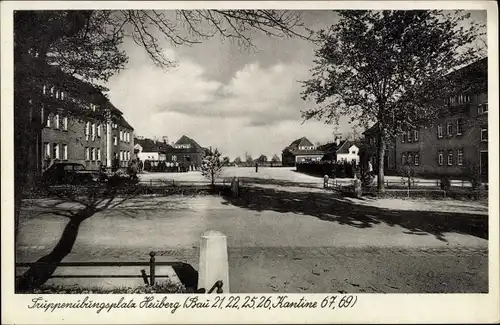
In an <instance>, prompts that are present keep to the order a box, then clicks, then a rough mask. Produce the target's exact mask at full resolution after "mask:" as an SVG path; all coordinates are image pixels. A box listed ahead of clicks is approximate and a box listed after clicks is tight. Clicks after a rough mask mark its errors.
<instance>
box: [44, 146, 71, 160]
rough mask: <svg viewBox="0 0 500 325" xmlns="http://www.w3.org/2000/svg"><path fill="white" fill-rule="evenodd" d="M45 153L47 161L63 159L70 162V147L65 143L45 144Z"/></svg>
mask: <svg viewBox="0 0 500 325" xmlns="http://www.w3.org/2000/svg"><path fill="white" fill-rule="evenodd" d="M43 147H44V149H43V151H44V152H45V158H46V159H62V160H68V145H67V144H65V143H62V144H60V143H48V142H45V143H44V144H43Z"/></svg>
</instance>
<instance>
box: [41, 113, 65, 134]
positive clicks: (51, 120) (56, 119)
mask: <svg viewBox="0 0 500 325" xmlns="http://www.w3.org/2000/svg"><path fill="white" fill-rule="evenodd" d="M43 120H44V112H43V108H42V121H43ZM52 125H54V129H61V130H63V131H68V117H67V116H61V115H59V114H52V113H49V114H47V119H46V120H45V126H46V127H48V128H51V127H52Z"/></svg>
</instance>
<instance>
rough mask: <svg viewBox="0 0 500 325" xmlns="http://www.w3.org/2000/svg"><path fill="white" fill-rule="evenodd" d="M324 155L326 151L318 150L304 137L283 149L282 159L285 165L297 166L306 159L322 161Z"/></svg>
mask: <svg viewBox="0 0 500 325" xmlns="http://www.w3.org/2000/svg"><path fill="white" fill-rule="evenodd" d="M323 156H324V152H323V151H321V150H317V148H316V146H315V145H313V144H312V142H311V141H309V140H308V139H307V138H306V137H302V138H300V139H297V140H295V141H293V142H292V143H290V145H289V146H288V147H286V148H285V149H283V151H282V153H281V160H282V163H283V166H289V167H291V166H295V164H296V163H300V162H306V161H320V160H321V159H322V158H323Z"/></svg>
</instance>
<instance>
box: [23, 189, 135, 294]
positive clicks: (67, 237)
mask: <svg viewBox="0 0 500 325" xmlns="http://www.w3.org/2000/svg"><path fill="white" fill-rule="evenodd" d="M136 195H137V192H136V190H135V187H134V186H132V187H128V188H124V187H119V186H117V187H105V188H96V187H78V188H72V189H65V190H63V191H51V198H52V200H51V201H50V203H49V204H48V205H44V206H43V208H44V209H48V210H50V211H51V213H53V214H54V215H58V216H62V217H66V218H68V219H69V221H68V223H67V224H66V226H65V228H64V231H63V233H62V235H61V238H60V239H59V241H58V243H57V244H56V245H55V247H54V249H53V250H52V251H51V252H50V253H49V254H47V255H45V256H43V257H41V258H40V259H38V260H37V261H36V262H35V263H33V264H32V265H31V267H30V268H29V269H28V270H27V271H26V272H24V273H23V274H22V275H21V276H20V277H19V278H17V279H16V292H26V291H30V290H32V289H35V288H38V287H40V286H41V285H43V284H44V283H45V282H46V281H47V280H48V279H49V278H50V277H51V276H52V274H53V273H54V271H55V270H56V268H57V264H58V263H60V262H61V261H62V260H63V259H64V258H65V257H66V256H67V255H68V254H69V253H71V250H72V249H73V245H74V244H75V242H76V238H77V236H78V231H79V228H80V225H81V223H82V222H83V221H85V220H87V219H88V218H90V217H92V216H93V215H95V214H96V213H99V212H101V211H103V210H105V209H108V208H114V207H116V206H118V205H120V204H122V203H123V202H125V201H127V200H129V199H131V198H133V197H135V196H136ZM68 204H69V207H68Z"/></svg>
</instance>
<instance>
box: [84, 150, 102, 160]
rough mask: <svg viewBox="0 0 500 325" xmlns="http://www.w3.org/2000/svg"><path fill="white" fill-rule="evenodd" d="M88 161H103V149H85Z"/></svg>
mask: <svg viewBox="0 0 500 325" xmlns="http://www.w3.org/2000/svg"><path fill="white" fill-rule="evenodd" d="M85 160H86V161H101V148H89V147H85Z"/></svg>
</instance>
